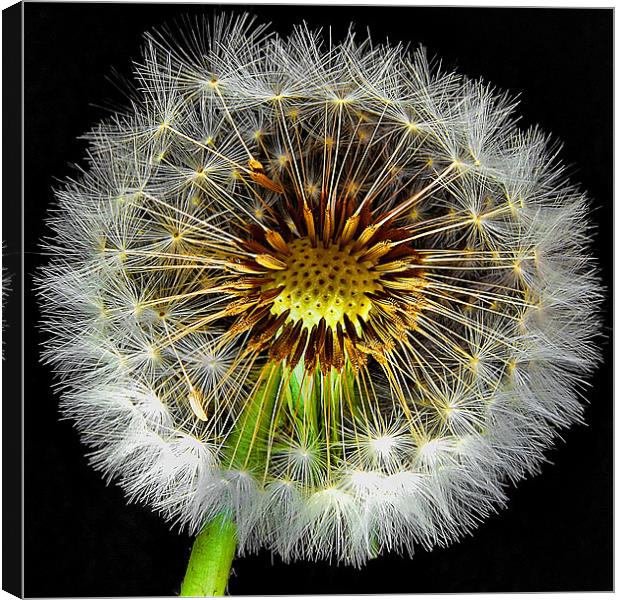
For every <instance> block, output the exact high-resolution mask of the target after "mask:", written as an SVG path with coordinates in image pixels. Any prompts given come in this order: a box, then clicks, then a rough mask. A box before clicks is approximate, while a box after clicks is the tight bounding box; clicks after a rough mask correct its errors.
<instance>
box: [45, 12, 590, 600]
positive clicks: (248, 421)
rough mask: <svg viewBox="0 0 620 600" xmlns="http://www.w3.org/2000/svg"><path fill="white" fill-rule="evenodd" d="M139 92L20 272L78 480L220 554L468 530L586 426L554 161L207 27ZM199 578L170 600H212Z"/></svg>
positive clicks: (574, 221) (343, 47)
mask: <svg viewBox="0 0 620 600" xmlns="http://www.w3.org/2000/svg"><path fill="white" fill-rule="evenodd" d="M136 75H137V78H138V86H139V88H140V90H141V93H142V100H141V102H139V103H136V104H135V106H134V108H135V111H134V113H133V114H132V115H130V116H126V117H123V118H120V117H113V118H111V119H109V120H107V121H106V122H104V123H102V124H100V125H99V126H98V127H97V128H96V129H94V130H93V131H92V132H91V133H90V134H89V136H88V138H89V140H90V149H89V169H88V170H87V171H85V172H84V174H83V175H82V177H81V178H80V179H78V180H76V181H71V182H68V183H67V184H66V185H65V186H64V187H63V188H62V189H61V190H60V191H59V192H58V203H59V206H58V209H57V211H56V212H55V214H54V216H53V217H52V218H50V224H51V226H52V227H53V228H54V230H55V232H56V238H55V241H54V242H53V243H51V244H50V247H49V250H50V251H51V252H53V253H54V257H53V259H52V261H51V263H50V264H49V266H48V267H47V268H45V269H44V271H43V272H42V273H41V274H40V276H39V290H40V295H41V301H42V306H43V308H44V312H45V318H44V325H45V327H46V329H47V330H48V331H49V333H50V339H49V341H48V342H47V346H46V350H45V357H46V359H47V360H48V361H49V362H51V363H53V364H54V365H55V366H56V369H57V371H58V374H59V376H60V377H61V379H62V382H63V386H62V390H63V398H62V406H63V410H64V412H65V414H66V415H67V416H69V417H71V418H72V419H74V420H75V422H76V425H77V427H78V429H79V430H80V431H81V432H82V435H83V439H84V441H85V443H86V444H88V445H89V446H91V448H92V453H91V457H92V462H93V464H94V466H95V467H96V468H98V469H100V470H101V471H103V472H104V473H105V475H106V477H108V478H111V479H112V478H113V479H116V480H117V481H119V482H120V484H121V485H122V486H123V487H124V488H125V489H126V490H127V492H128V495H129V497H130V498H131V499H135V500H140V501H143V502H145V503H147V504H149V505H151V506H152V507H154V508H155V509H156V510H158V511H160V512H161V513H162V514H163V515H164V516H165V517H166V518H168V519H170V520H171V521H173V522H175V523H178V524H181V525H182V526H185V527H186V528H188V530H189V531H191V532H192V533H198V532H200V531H201V530H203V533H201V534H200V535H199V538H198V540H199V542H197V544H198V545H199V544H203V543H207V542H205V541H204V540H207V538H208V539H210V540H216V542H217V543H221V544H223V546H222V547H225V548H226V549H227V550H226V552H224V551H222V552H223V554H222V556H226V557H228V558H229V559H230V560H232V554H231V551H230V549H231V548H233V551H234V544H235V543H236V548H237V552H238V553H244V552H249V551H253V550H255V549H257V548H259V547H267V548H270V549H271V550H273V551H274V552H276V553H279V554H280V555H281V556H282V557H283V558H284V559H285V560H290V559H297V558H309V559H319V558H330V559H334V560H336V561H339V562H344V563H348V564H354V565H358V566H359V565H362V564H364V563H365V562H366V561H367V560H368V559H369V558H371V557H373V556H375V555H376V554H377V553H378V552H383V551H388V550H390V549H396V550H401V551H406V552H413V550H414V548H415V547H417V546H418V545H419V546H422V547H426V548H431V547H433V546H434V545H437V544H440V545H443V544H446V543H448V542H451V541H454V540H456V539H458V538H459V537H460V536H461V535H463V534H464V533H465V532H468V531H470V530H471V529H472V528H473V527H474V525H475V524H476V523H477V522H478V521H479V520H480V519H481V518H484V517H485V516H486V515H487V514H488V513H489V512H490V511H491V510H492V509H494V508H495V507H497V506H498V505H501V504H503V503H504V500H505V487H506V483H507V482H508V481H511V480H514V479H516V478H518V477H521V476H523V475H525V474H526V473H528V472H533V471H534V470H535V469H536V467H537V465H539V464H540V462H541V461H542V460H543V451H544V450H545V449H546V448H547V447H549V446H550V445H551V444H552V442H553V440H554V438H555V436H556V435H557V431H558V430H559V429H560V428H563V427H567V426H569V425H571V424H572V423H575V422H578V421H579V420H580V419H581V417H582V405H581V403H580V399H579V393H580V392H579V390H580V386H581V385H582V381H583V378H584V376H585V375H587V374H588V373H589V372H590V371H591V370H592V369H593V367H594V365H595V363H596V361H597V356H598V353H597V350H596V346H595V344H594V342H593V339H594V337H595V336H596V334H597V333H598V329H599V324H598V317H597V306H598V303H599V301H600V297H601V291H600V287H599V283H598V280H597V276H596V267H595V265H594V263H593V261H592V259H591V257H590V255H589V250H588V244H589V227H588V224H587V218H586V216H587V202H586V198H585V196H584V195H583V194H581V193H580V192H579V191H578V190H577V189H576V188H575V187H573V186H571V185H570V184H569V183H567V182H566V181H565V180H564V178H563V176H562V168H561V165H559V164H557V163H556V162H555V159H554V156H555V154H554V149H553V148H552V147H549V145H548V142H547V139H546V138H545V137H544V136H543V135H542V134H541V133H540V132H539V131H538V130H536V129H533V130H529V131H527V132H522V131H520V130H518V129H517V128H516V126H515V125H514V117H513V115H514V112H513V111H514V108H515V105H514V103H513V102H512V100H511V99H510V98H508V97H507V96H506V95H501V94H498V93H496V92H495V91H494V90H493V89H491V88H490V87H489V86H487V85H483V84H481V83H477V82H471V81H467V80H465V79H464V78H463V77H461V76H460V75H458V74H456V73H452V72H445V71H441V70H438V69H435V68H432V67H431V65H430V64H429V62H428V60H427V58H426V55H425V53H424V52H423V51H422V50H418V51H416V52H413V53H409V52H408V51H406V50H404V49H403V48H401V47H400V46H399V47H393V46H389V45H384V46H377V45H374V44H371V43H370V41H369V40H362V41H361V42H358V41H357V40H356V38H355V36H354V34H353V33H351V34H349V35H348V37H347V38H346V39H345V40H344V41H343V42H342V43H340V44H334V43H331V44H330V45H326V44H323V43H322V41H321V37H320V35H319V34H317V33H314V32H311V31H309V30H308V29H307V28H306V27H299V28H297V29H296V30H295V32H294V33H293V34H292V35H291V36H290V37H289V38H288V39H282V38H280V37H278V36H271V35H268V34H267V33H266V31H265V28H263V27H262V26H256V25H255V24H254V22H253V21H252V19H249V18H247V17H241V18H239V19H236V20H235V19H232V20H231V19H227V18H221V19H219V20H216V21H215V22H214V23H213V24H212V25H209V26H205V27H204V30H203V31H200V32H192V33H190V34H189V35H188V36H187V38H186V39H184V40H180V41H174V40H171V39H168V38H167V37H166V36H161V35H157V34H153V35H150V36H148V37H147V43H146V48H145V53H144V57H143V60H142V61H141V62H140V63H139V64H138V66H137V69H136ZM121 199H122V201H121ZM205 536H206V537H205ZM216 542H213V543H216ZM231 544H232V545H231ZM198 545H197V546H196V547H198ZM199 554H200V553H199V552H198V550H196V552H195V554H193V555H192V561H199V558H198V556H199ZM227 560H228V559H227ZM192 565H194V566H193V567H192V569H194V570H196V569H198V570H197V571H195V572H197V573H199V574H198V575H193V576H190V575H189V572H188V578H187V579H186V582H185V584H184V589H183V591H182V593H184V594H189V593H196V592H197V591H200V592H203V593H206V592H208V591H210V592H212V593H216V592H221V591H222V590H223V587H222V586H223V585H225V582H226V579H224V580H223V583H222V580H221V579H220V580H218V581H216V582H214V580H213V577H214V576H213V575H212V574H209V573H206V574H205V573H202V574H200V569H201V568H203V567H201V565H200V564H198V563H192ZM196 565H197V566H196ZM229 566H230V563H228V567H229ZM192 577H193V578H194V579H192ZM209 577H211V579H209ZM210 585H213V586H215V587H213V588H211V587H209V586H210ZM196 586H198V587H196ZM205 586H206V587H205Z"/></svg>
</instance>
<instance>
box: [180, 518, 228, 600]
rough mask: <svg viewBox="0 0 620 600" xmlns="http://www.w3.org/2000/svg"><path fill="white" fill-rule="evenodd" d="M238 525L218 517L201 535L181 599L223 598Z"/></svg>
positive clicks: (193, 549)
mask: <svg viewBox="0 0 620 600" xmlns="http://www.w3.org/2000/svg"><path fill="white" fill-rule="evenodd" d="M235 535H236V534H235V524H234V523H233V522H232V520H231V519H230V517H228V516H226V515H223V514H222V515H218V516H217V517H215V518H214V519H213V520H212V521H210V522H209V523H208V524H207V525H206V526H205V527H204V529H203V530H202V531H201V532H200V533H199V534H198V536H197V537H196V540H195V541H194V545H193V547H192V553H191V556H190V559H189V563H188V565H187V572H186V573H185V578H184V579H183V583H182V585H181V594H180V595H181V596H199V597H203V596H223V595H224V593H225V591H226V585H227V583H228V578H229V576H230V569H231V567H232V561H233V558H234V556H235V549H236V547H237V542H236V538H235Z"/></svg>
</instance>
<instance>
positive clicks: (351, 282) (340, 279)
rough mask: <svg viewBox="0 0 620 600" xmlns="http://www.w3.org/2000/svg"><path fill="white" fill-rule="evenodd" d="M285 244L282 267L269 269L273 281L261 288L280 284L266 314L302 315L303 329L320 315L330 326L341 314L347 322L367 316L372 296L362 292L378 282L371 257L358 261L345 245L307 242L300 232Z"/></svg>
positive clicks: (341, 319) (371, 289)
mask: <svg viewBox="0 0 620 600" xmlns="http://www.w3.org/2000/svg"><path fill="white" fill-rule="evenodd" d="M288 246H289V250H290V255H289V256H288V257H287V260H286V265H287V268H286V269H283V270H280V271H274V272H273V273H272V274H271V277H272V278H273V279H274V281H273V282H270V283H269V284H268V285H266V286H265V288H264V289H273V288H277V287H280V286H283V287H284V289H283V290H282V292H280V294H279V295H278V296H276V298H275V299H274V302H273V306H272V308H271V313H272V314H274V315H276V316H277V315H281V314H282V313H283V312H285V311H286V310H290V314H289V317H288V319H287V320H288V321H290V322H297V321H302V322H303V324H304V326H305V327H307V328H308V329H309V330H310V329H312V327H313V326H314V325H317V326H318V324H319V321H320V320H321V318H324V319H325V323H326V325H327V327H331V328H332V329H335V327H336V325H337V323H340V324H341V325H343V326H344V316H345V315H347V316H348V317H349V319H350V320H351V322H352V323H353V324H356V323H357V319H358V318H359V319H362V320H364V321H365V320H366V319H368V314H369V312H370V309H371V308H372V302H371V300H370V298H368V296H367V294H368V293H369V292H375V291H377V290H380V289H381V287H382V286H381V284H380V283H379V282H378V279H379V273H377V272H375V271H373V269H372V267H373V264H372V263H371V262H369V261H360V260H359V259H358V257H357V255H356V254H355V253H354V252H353V248H352V246H351V245H348V246H345V247H344V248H342V249H341V248H340V247H339V246H338V245H337V244H336V245H330V246H328V247H327V248H324V247H323V244H321V243H320V242H319V243H318V244H317V247H316V248H313V247H312V243H311V242H310V240H309V239H308V238H302V239H296V240H294V241H292V242H289V244H288Z"/></svg>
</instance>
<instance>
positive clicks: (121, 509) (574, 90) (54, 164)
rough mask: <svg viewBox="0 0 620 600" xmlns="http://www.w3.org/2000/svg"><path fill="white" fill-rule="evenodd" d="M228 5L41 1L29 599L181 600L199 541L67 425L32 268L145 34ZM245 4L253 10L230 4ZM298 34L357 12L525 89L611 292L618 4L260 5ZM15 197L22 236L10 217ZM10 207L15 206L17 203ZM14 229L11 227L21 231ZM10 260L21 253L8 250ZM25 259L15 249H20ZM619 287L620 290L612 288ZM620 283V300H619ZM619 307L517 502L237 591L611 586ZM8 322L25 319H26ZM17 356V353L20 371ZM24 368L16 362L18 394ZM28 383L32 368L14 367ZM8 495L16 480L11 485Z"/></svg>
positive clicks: (32, 114) (35, 84)
mask: <svg viewBox="0 0 620 600" xmlns="http://www.w3.org/2000/svg"><path fill="white" fill-rule="evenodd" d="M221 8H222V7H221V5H202V6H201V5H181V4H175V5H161V4H159V5H152V4H146V3H144V4H105V5H101V4H94V3H88V4H78V3H72V4H59V3H49V4H38V3H28V4H26V5H25V48H24V49H25V90H24V91H25V247H26V252H27V253H26V258H25V270H26V280H25V283H26V296H25V311H26V312H25V327H26V331H25V373H26V377H25V540H24V542H25V593H26V595H27V596H75V595H77V596H95V595H96V596H130V595H173V594H176V593H178V590H179V585H180V581H181V579H182V577H183V574H184V569H185V565H186V563H187V559H188V557H189V552H190V547H191V540H190V538H189V537H188V536H186V535H184V534H179V533H178V532H176V531H170V530H169V528H168V525H167V524H166V523H164V522H163V521H162V520H160V518H159V517H158V516H156V515H154V514H152V513H151V512H150V511H149V510H148V509H146V508H143V507H140V506H135V505H132V506H127V505H126V504H125V501H124V498H123V494H122V492H121V490H120V489H119V488H118V487H116V486H113V485H112V486H109V487H106V486H105V484H104V482H103V481H102V480H101V478H100V476H99V475H98V474H97V473H95V472H93V471H92V470H91V469H90V468H89V467H88V465H87V461H86V459H85V458H84V456H83V448H82V447H81V446H80V443H79V441H78V438H77V434H76V433H75V431H74V430H73V428H72V427H71V425H70V424H69V423H67V422H61V421H59V419H58V411H57V398H56V397H55V395H54V394H53V393H52V392H51V391H50V386H51V383H52V378H51V374H50V372H49V370H48V369H47V368H45V367H43V366H41V365H39V364H38V356H39V344H40V342H41V339H42V335H41V334H40V333H39V332H38V331H37V330H36V321H37V319H38V318H39V317H38V310H37V307H36V302H35V300H34V298H33V295H32V292H31V291H30V290H31V282H32V278H31V276H30V275H28V274H31V273H32V272H33V271H34V269H35V268H36V267H37V266H38V265H40V264H41V263H42V262H43V261H44V258H43V257H42V256H41V255H40V252H39V246H38V244H39V240H40V238H41V236H43V235H44V234H46V233H47V231H46V229H45V226H44V223H43V218H44V215H45V212H46V210H47V208H48V207H49V206H50V204H51V203H52V191H51V189H52V187H53V186H54V185H55V183H56V181H57V180H59V179H63V178H64V177H66V176H68V175H71V174H72V173H74V172H75V171H74V169H73V168H72V167H71V166H70V165H69V163H72V162H79V161H80V159H81V157H82V156H83V152H84V148H85V144H84V142H83V141H82V140H78V139H77V138H78V136H79V135H81V134H82V133H84V132H85V131H86V130H87V129H89V128H90V127H91V126H92V125H93V124H95V123H96V122H97V121H98V120H99V119H100V118H102V117H103V116H105V115H106V114H107V110H106V109H103V108H102V106H111V105H114V104H115V103H116V104H118V103H119V100H120V99H121V98H122V96H121V95H120V93H119V91H118V90H117V89H116V88H115V86H114V85H113V84H112V83H111V82H110V78H109V76H112V74H113V67H114V68H115V69H116V70H117V71H118V72H119V73H121V74H123V75H126V76H129V75H130V72H131V59H137V58H138V57H139V50H140V46H141V35H142V33H143V32H144V31H145V30H147V29H149V28H151V27H153V26H158V25H161V24H163V23H164V22H171V21H172V20H174V19H176V18H178V17H180V16H181V15H183V14H204V15H206V16H210V15H212V14H213V13H214V12H216V11H218V10H219V9H221ZM229 10H235V11H236V10H240V8H239V7H236V8H235V7H229ZM250 10H251V12H253V13H255V14H256V15H258V16H259V17H261V18H262V19H263V20H268V21H271V22H272V23H273V24H274V28H275V29H276V30H277V31H279V32H280V33H282V34H286V33H287V32H289V31H290V29H291V26H292V24H294V23H296V22H299V21H300V20H302V19H306V20H307V21H308V22H309V24H310V25H312V26H330V25H331V26H333V31H334V34H335V35H336V36H338V35H340V34H342V33H344V32H345V31H346V29H347V27H348V24H349V23H350V22H351V21H354V22H355V23H356V24H357V25H358V30H359V31H360V33H363V32H365V29H366V27H370V29H371V31H372V34H373V38H374V39H375V40H384V39H385V38H386V37H389V39H390V41H392V42H396V41H405V42H412V43H413V44H414V45H417V44H418V43H421V44H423V45H425V46H427V48H428V49H429V53H430V54H431V55H437V56H438V57H441V58H442V59H443V63H444V65H447V66H454V67H456V68H458V69H459V70H460V71H461V72H463V73H466V74H468V75H470V76H473V77H483V78H484V79H485V80H487V81H490V82H492V83H494V84H495V85H497V86H499V87H500V88H503V89H509V90H511V91H513V92H515V93H520V98H521V106H520V109H519V112H520V114H521V115H522V117H523V119H522V124H523V125H524V126H527V125H533V124H536V123H538V124H540V125H541V126H542V128H543V129H544V130H545V131H548V132H551V133H553V135H554V136H555V137H556V138H557V139H560V140H563V141H564V143H565V144H564V149H563V151H562V153H561V158H562V159H563V160H564V161H566V162H567V163H569V165H571V175H572V178H573V179H574V180H575V181H579V182H581V184H582V185H583V187H584V189H587V190H588V191H589V194H590V197H591V198H592V201H593V205H594V206H595V207H596V210H595V211H594V212H593V215H592V216H593V219H594V220H595V221H596V222H598V223H599V228H598V232H597V235H596V240H595V246H596V248H595V251H596V253H597V254H598V256H599V257H600V264H601V267H602V277H603V279H604V282H605V284H606V286H607V289H608V290H611V287H612V273H611V266H612V258H611V256H612V207H613V200H612V198H613V196H612V193H613V192H612V108H611V106H612V58H611V57H612V11H611V10H581V9H470V8H463V9H454V8H418V7H410V8H406V7H398V8H391V7H387V6H382V7H356V6H345V7H338V6H325V5H323V6H281V5H280V6H252V7H250ZM7 202H9V199H7V198H5V199H4V204H5V206H4V209H5V219H4V223H5V231H6V228H7V226H8V227H10V226H11V225H10V223H11V222H15V223H16V222H17V221H9V220H8V219H7V212H9V211H10V210H14V211H15V212H14V216H13V218H14V219H18V218H19V212H18V211H19V206H18V203H17V202H15V201H12V202H11V206H7ZM9 216H10V215H9ZM9 237H10V234H9ZM9 254H10V253H9ZM8 262H9V265H10V264H11V259H9V261H8ZM610 294H611V292H610ZM610 294H609V295H610ZM609 308H610V303H609V302H607V303H606V304H605V306H604V309H605V311H606V319H607V321H606V325H607V328H606V335H607V337H608V340H607V341H605V342H603V341H602V342H601V344H602V346H603V351H604V353H605V362H604V365H603V366H601V368H600V369H599V370H598V371H597V373H596V375H595V377H594V379H593V387H592V389H591V391H590V392H589V393H588V396H589V400H590V402H591V404H590V406H589V407H588V409H587V411H586V419H587V422H588V425H587V426H585V427H584V426H580V427H575V428H573V429H571V430H570V431H568V432H566V433H565V435H564V436H563V437H564V442H559V443H558V446H557V448H555V449H554V450H552V451H550V452H549V453H548V458H549V461H550V462H549V463H548V464H546V465H544V466H543V469H542V475H540V476H538V477H535V478H532V479H529V480H527V481H524V482H521V484H520V485H519V486H518V487H517V488H514V489H511V490H510V493H509V495H510V503H509V507H508V509H507V510H504V511H501V512H500V513H499V514H498V515H495V516H493V517H491V518H490V519H488V520H487V521H486V522H485V523H483V524H482V525H481V526H480V527H479V529H478V530H477V531H476V532H475V534H474V535H473V536H472V537H468V538H466V539H464V540H463V541H462V542H460V543H458V544H455V545H453V546H451V547H450V548H446V549H436V550H434V551H432V552H424V551H420V552H419V553H418V554H417V555H416V556H415V557H414V558H413V559H405V558H401V557H398V556H396V555H387V556H383V557H381V558H379V559H376V560H373V561H371V562H370V563H369V564H368V566H367V567H366V568H364V569H362V570H356V569H352V568H346V567H335V566H330V565H328V564H327V563H309V562H308V563H304V562H298V563H295V564H290V565H285V564H283V563H282V562H281V560H280V559H279V558H277V557H274V558H272V557H271V556H270V554H269V553H267V552H262V553H261V554H259V555H257V556H251V557H245V558H240V559H238V560H236V561H235V564H234V575H233V577H232V578H231V581H230V587H229V589H230V592H231V593H232V594H302V593H305V594H312V593H390V592H410V593H421V592H493V591H497V592H499V591H506V592H507V591H520V592H529V591H567V590H610V589H611V588H612V585H613V582H612V475H611V472H612V382H611V379H612V375H611V373H612V371H611V369H612V367H611V317H610V310H609ZM12 325H15V326H16V325H17V324H9V329H11V328H12ZM6 367H7V365H6V364H5V368H6ZM10 375H11V373H10V372H9V373H7V371H6V370H5V390H4V392H5V394H4V397H5V402H6V401H7V400H9V401H11V402H16V401H17V399H16V398H13V399H10V398H9V390H8V387H6V386H9V385H10V384H11V382H10ZM13 378H14V379H15V378H16V374H15V375H14V377H13ZM5 489H6V488H5Z"/></svg>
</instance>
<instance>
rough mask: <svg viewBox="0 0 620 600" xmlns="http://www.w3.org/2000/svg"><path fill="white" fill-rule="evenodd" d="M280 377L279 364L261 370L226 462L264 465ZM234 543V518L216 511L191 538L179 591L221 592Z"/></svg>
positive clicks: (230, 439) (252, 466) (232, 436)
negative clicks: (196, 534) (189, 551)
mask: <svg viewBox="0 0 620 600" xmlns="http://www.w3.org/2000/svg"><path fill="white" fill-rule="evenodd" d="M280 379H281V368H280V366H279V365H273V366H271V367H269V368H267V369H265V371H264V372H263V373H262V377H261V380H260V381H259V382H258V385H257V389H256V391H255V392H254V394H253V395H252V397H251V398H250V399H249V400H248V403H247V405H246V406H245V407H244V409H243V411H242V412H241V415H240V416H239V419H238V424H237V426H236V428H235V429H234V430H233V431H232V432H231V434H230V435H229V437H228V439H227V446H228V450H227V452H226V455H225V460H226V461H227V462H228V465H227V466H229V467H232V468H238V469H248V470H250V471H252V472H260V471H261V469H264V460H265V456H264V455H265V454H266V452H267V450H266V448H265V444H266V441H267V436H268V433H269V423H270V421H271V418H272V410H273V408H274V402H275V401H276V397H277V396H278V390H279V386H280ZM236 547H237V536H236V526H235V523H234V521H233V520H232V518H231V517H230V516H229V515H227V514H225V513H220V514H218V515H217V516H216V517H214V518H213V519H212V520H211V521H209V522H208V523H207V524H206V525H205V526H204V528H203V530H202V531H201V532H200V533H199V534H198V537H197V538H196V540H195V541H194V546H193V548H192V554H191V556H190V559H189V564H188V565H187V572H186V573H185V579H184V580H183V583H182V584H181V594H180V595H181V596H223V595H224V592H225V590H226V584H227V582H228V577H229V575H230V569H231V566H232V561H233V558H234V556H235V550H236Z"/></svg>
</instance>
